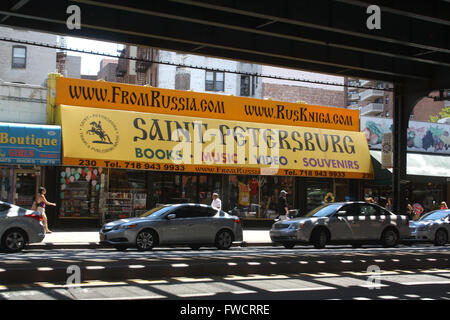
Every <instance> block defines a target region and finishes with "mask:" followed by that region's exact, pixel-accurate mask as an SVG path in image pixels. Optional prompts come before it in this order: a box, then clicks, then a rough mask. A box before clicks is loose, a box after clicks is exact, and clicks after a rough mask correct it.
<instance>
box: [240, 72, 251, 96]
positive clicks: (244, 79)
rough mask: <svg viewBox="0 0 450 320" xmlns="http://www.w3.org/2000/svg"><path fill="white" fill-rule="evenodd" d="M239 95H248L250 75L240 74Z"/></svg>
mask: <svg viewBox="0 0 450 320" xmlns="http://www.w3.org/2000/svg"><path fill="white" fill-rule="evenodd" d="M241 96H245V97H248V96H250V76H241Z"/></svg>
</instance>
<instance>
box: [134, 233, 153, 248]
mask: <svg viewBox="0 0 450 320" xmlns="http://www.w3.org/2000/svg"><path fill="white" fill-rule="evenodd" d="M155 244H156V234H155V232H154V231H152V230H143V231H141V232H139V234H138V235H137V237H136V248H137V249H138V250H139V251H147V250H151V249H153V247H154V246H155Z"/></svg>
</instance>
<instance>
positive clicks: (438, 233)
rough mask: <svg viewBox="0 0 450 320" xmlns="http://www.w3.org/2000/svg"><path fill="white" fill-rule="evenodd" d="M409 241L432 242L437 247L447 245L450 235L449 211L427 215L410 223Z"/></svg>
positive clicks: (439, 211)
mask: <svg viewBox="0 0 450 320" xmlns="http://www.w3.org/2000/svg"><path fill="white" fill-rule="evenodd" d="M410 228H411V236H410V237H409V238H408V239H407V240H409V241H417V242H433V243H434V244H435V245H437V246H443V245H445V244H446V243H448V237H449V234H450V210H436V211H432V212H429V213H427V214H426V215H424V216H422V217H421V218H420V219H419V220H417V221H411V223H410Z"/></svg>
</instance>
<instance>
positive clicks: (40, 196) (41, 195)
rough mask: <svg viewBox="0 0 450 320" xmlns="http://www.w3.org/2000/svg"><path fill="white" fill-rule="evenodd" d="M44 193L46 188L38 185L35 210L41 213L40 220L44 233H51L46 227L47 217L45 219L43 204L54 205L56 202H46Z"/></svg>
mask: <svg viewBox="0 0 450 320" xmlns="http://www.w3.org/2000/svg"><path fill="white" fill-rule="evenodd" d="M46 193H47V190H46V189H45V188H44V187H39V192H38V194H37V195H36V207H37V211H38V212H40V213H41V215H42V221H43V222H44V229H45V233H52V232H51V231H50V230H49V229H48V219H47V215H46V214H45V206H54V207H56V203H53V202H48V201H47V199H46V198H45V194H46Z"/></svg>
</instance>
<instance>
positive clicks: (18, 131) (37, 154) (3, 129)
mask: <svg viewBox="0 0 450 320" xmlns="http://www.w3.org/2000/svg"><path fill="white" fill-rule="evenodd" d="M60 146H61V128H60V127H59V126H46V125H31V124H12V123H0V163H8V164H24V165H27V164H28V165H59V164H60Z"/></svg>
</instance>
